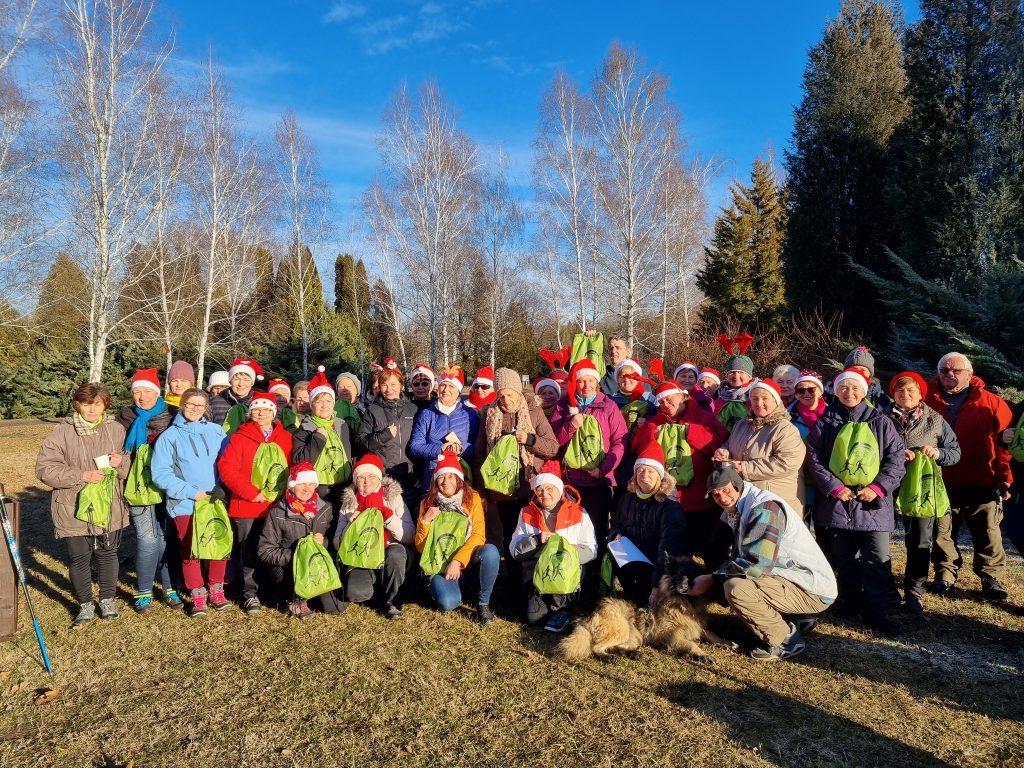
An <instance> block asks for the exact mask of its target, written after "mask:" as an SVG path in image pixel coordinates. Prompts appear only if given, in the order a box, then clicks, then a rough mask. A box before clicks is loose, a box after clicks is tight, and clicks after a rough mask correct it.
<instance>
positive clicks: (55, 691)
mask: <svg viewBox="0 0 1024 768" xmlns="http://www.w3.org/2000/svg"><path fill="white" fill-rule="evenodd" d="M59 698H60V688H46V689H45V690H43V691H41V692H40V694H39V695H38V696H36V697H35V698H34V699H33V700H32V703H33V704H35V705H36V706H37V707H38V706H41V705H43V704H49V703H50V702H51V701H56V700H57V699H59Z"/></svg>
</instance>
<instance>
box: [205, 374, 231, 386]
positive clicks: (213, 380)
mask: <svg viewBox="0 0 1024 768" xmlns="http://www.w3.org/2000/svg"><path fill="white" fill-rule="evenodd" d="M230 384H231V377H230V376H228V372H227V371H214V372H213V373H211V374H210V383H209V384H207V387H226V386H228V385H230Z"/></svg>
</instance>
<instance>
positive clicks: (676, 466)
mask: <svg viewBox="0 0 1024 768" xmlns="http://www.w3.org/2000/svg"><path fill="white" fill-rule="evenodd" d="M689 426H690V425H689V424H662V425H661V427H660V428H659V429H658V437H657V440H658V445H660V446H661V449H662V450H663V451H664V452H665V471H666V472H668V473H669V474H670V475H672V477H673V478H675V481H676V485H689V484H690V483H692V482H693V452H692V451H691V450H690V444H689V443H688V442H686V431H687V428H688V427H689Z"/></svg>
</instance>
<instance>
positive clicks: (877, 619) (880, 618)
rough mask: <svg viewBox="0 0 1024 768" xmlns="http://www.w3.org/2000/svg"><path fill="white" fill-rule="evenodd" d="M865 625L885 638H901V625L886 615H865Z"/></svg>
mask: <svg viewBox="0 0 1024 768" xmlns="http://www.w3.org/2000/svg"><path fill="white" fill-rule="evenodd" d="M864 625H865V626H866V627H868V629H871V630H873V631H875V632H878V633H879V634H880V635H882V636H883V637H899V635H900V628H899V625H898V624H897V623H896V622H895V621H893V620H892V619H890V618H889V617H888V616H886V615H885V614H884V613H865V614H864Z"/></svg>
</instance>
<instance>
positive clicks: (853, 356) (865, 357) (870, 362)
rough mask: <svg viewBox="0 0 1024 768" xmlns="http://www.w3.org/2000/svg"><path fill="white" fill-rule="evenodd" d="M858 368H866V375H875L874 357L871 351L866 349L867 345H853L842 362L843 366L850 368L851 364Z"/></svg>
mask: <svg viewBox="0 0 1024 768" xmlns="http://www.w3.org/2000/svg"><path fill="white" fill-rule="evenodd" d="M855 365H856V366H857V367H858V368H867V369H868V375H869V376H874V375H875V358H874V355H872V354H871V352H869V351H868V348H867V347H855V348H854V349H851V350H850V354H848V355H847V356H846V361H845V362H844V363H843V367H844V368H851V367H853V366H855Z"/></svg>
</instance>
